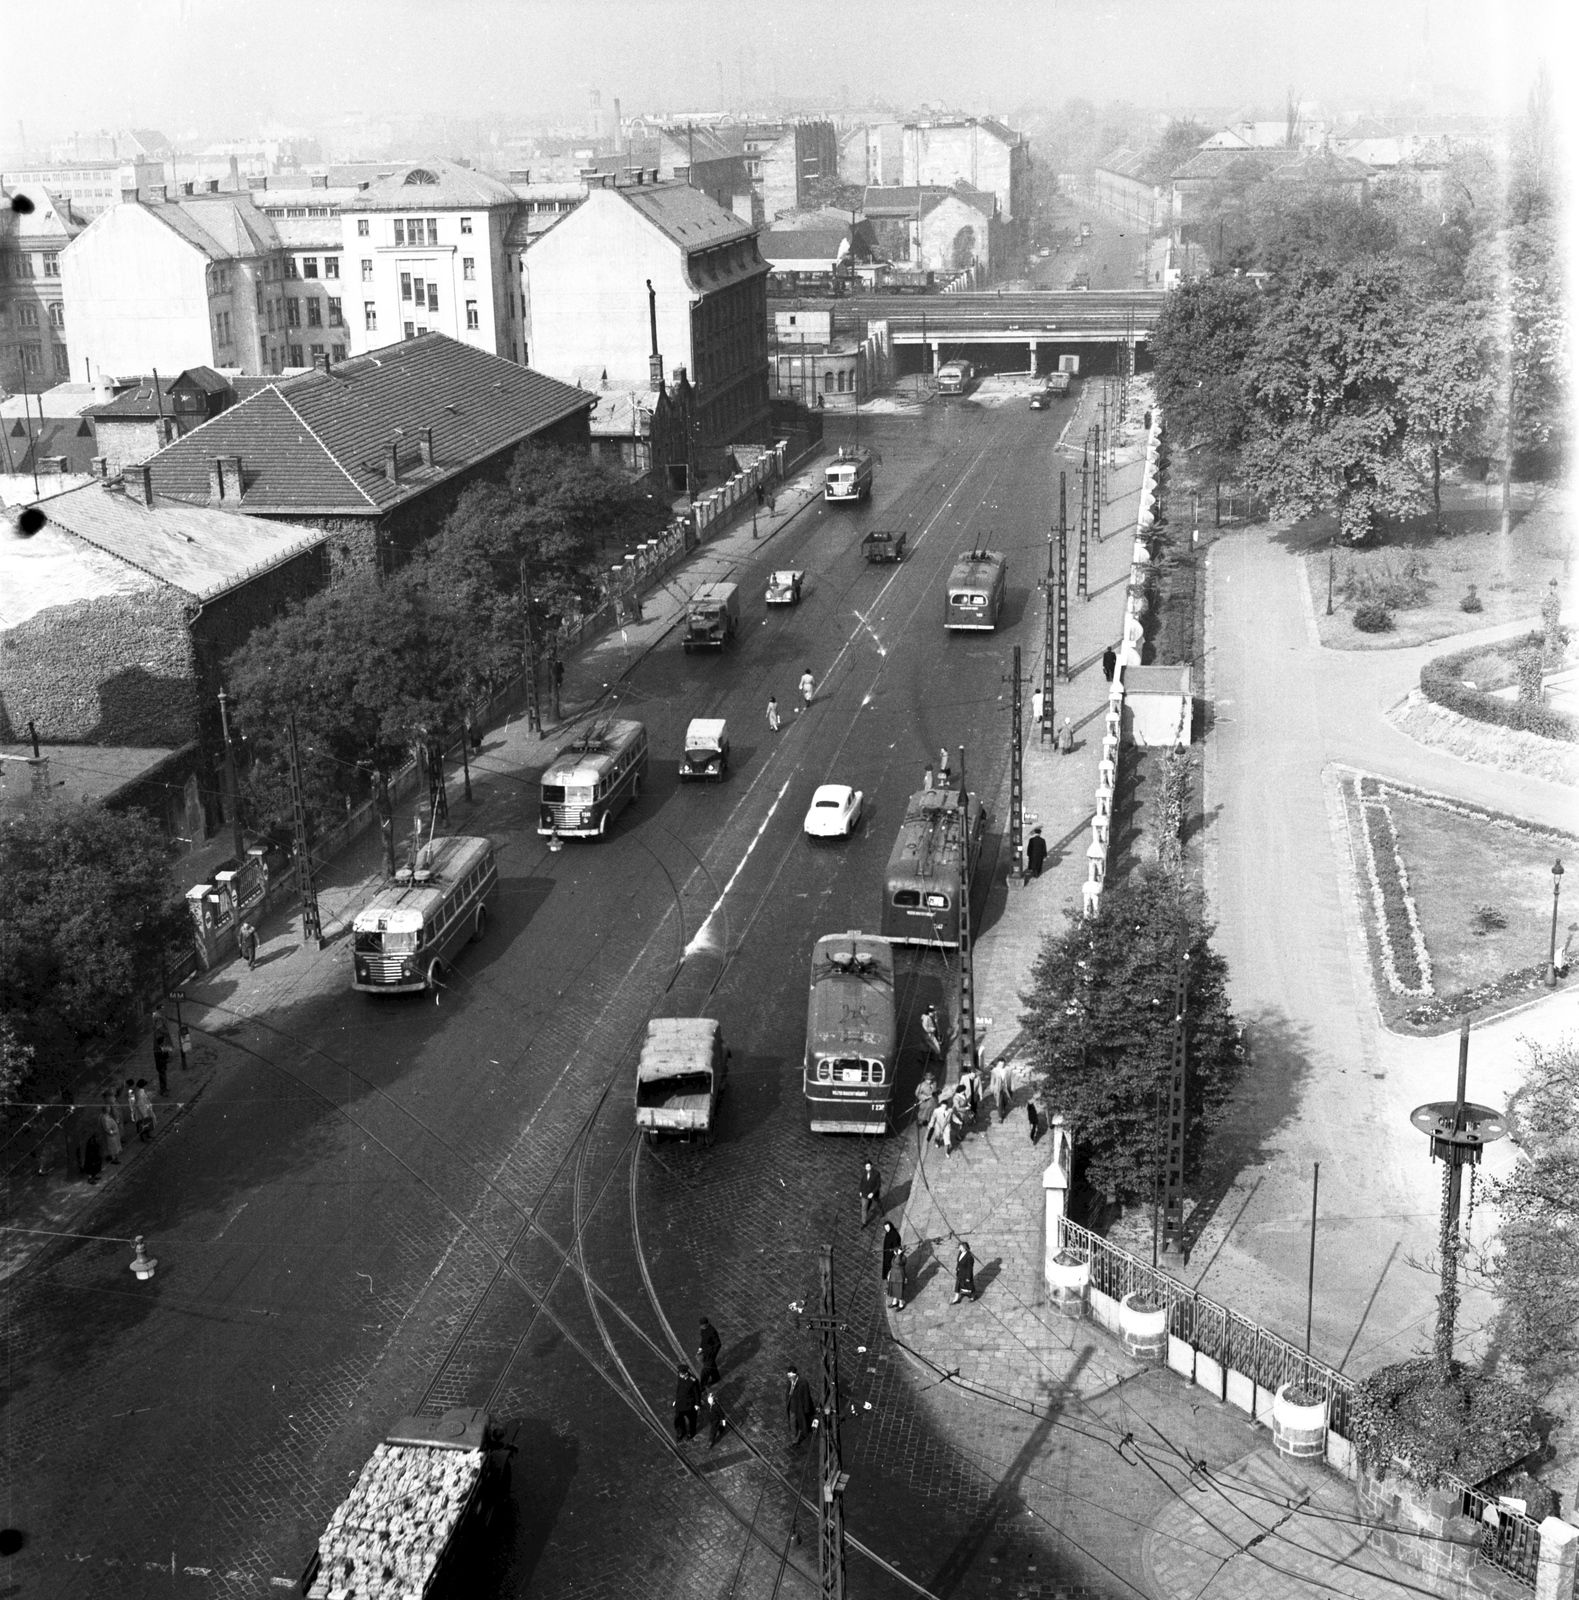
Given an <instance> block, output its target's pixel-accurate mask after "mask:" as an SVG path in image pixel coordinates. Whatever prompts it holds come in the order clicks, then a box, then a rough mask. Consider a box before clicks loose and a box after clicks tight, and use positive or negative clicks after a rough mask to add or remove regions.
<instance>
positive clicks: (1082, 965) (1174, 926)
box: [1020, 867, 1240, 1200]
mask: <svg viewBox="0 0 1579 1600" xmlns="http://www.w3.org/2000/svg"><path fill="white" fill-rule="evenodd" d="M1211 934H1212V929H1211V928H1210V926H1209V925H1208V924H1207V923H1206V922H1205V921H1204V920H1203V918H1202V916H1201V913H1200V909H1199V906H1198V905H1197V904H1196V902H1195V901H1194V899H1193V898H1192V896H1191V895H1190V893H1189V891H1188V890H1187V889H1186V888H1185V887H1184V885H1183V884H1182V883H1181V882H1180V881H1179V880H1178V879H1177V878H1176V877H1173V876H1171V875H1169V874H1168V873H1166V872H1163V871H1161V870H1159V869H1157V868H1155V867H1142V868H1140V869H1138V870H1137V871H1136V872H1135V873H1134V874H1132V876H1131V877H1130V878H1129V879H1127V880H1126V881H1124V882H1122V883H1115V884H1112V885H1110V887H1109V888H1108V890H1107V892H1106V893H1105V894H1104V895H1103V896H1102V904H1101V909H1100V910H1099V911H1098V912H1097V914H1096V916H1094V917H1092V918H1089V919H1087V918H1085V917H1081V916H1079V915H1077V914H1075V913H1071V914H1070V925H1069V927H1068V928H1067V929H1066V930H1065V931H1064V932H1063V933H1049V934H1048V935H1047V936H1046V938H1045V939H1044V940H1043V942H1042V949H1041V952H1040V954H1039V955H1038V957H1037V959H1036V963H1035V965H1034V966H1033V967H1032V969H1031V988H1030V990H1029V992H1027V993H1025V994H1022V995H1021V997H1020V998H1021V1000H1022V1002H1023V1003H1024V1005H1025V1007H1026V1010H1025V1012H1024V1014H1023V1016H1022V1017H1021V1019H1020V1020H1021V1024H1022V1026H1023V1027H1024V1028H1025V1030H1026V1034H1027V1036H1028V1038H1029V1040H1030V1060H1031V1070H1032V1073H1033V1076H1034V1078H1035V1080H1036V1083H1037V1085H1038V1088H1039V1090H1040V1093H1041V1096H1042V1098H1043V1100H1044V1101H1045V1103H1046V1104H1047V1105H1049V1106H1051V1107H1052V1108H1053V1109H1055V1110H1058V1111H1061V1112H1062V1113H1063V1115H1064V1117H1065V1118H1066V1119H1067V1121H1068V1122H1069V1123H1070V1125H1071V1131H1072V1135H1073V1138H1074V1141H1075V1149H1076V1152H1077V1154H1078V1156H1079V1157H1080V1158H1081V1160H1082V1161H1083V1162H1084V1173H1085V1178H1086V1181H1087V1182H1089V1183H1090V1184H1092V1185H1093V1186H1094V1187H1096V1188H1098V1189H1102V1190H1106V1191H1108V1192H1111V1193H1114V1194H1116V1195H1118V1196H1119V1197H1120V1198H1122V1199H1125V1200H1134V1199H1137V1198H1142V1197H1146V1196H1149V1195H1150V1194H1151V1193H1152V1192H1153V1184H1154V1182H1155V1175H1156V1171H1157V1158H1158V1149H1159V1146H1158V1134H1159V1122H1158V1107H1159V1100H1158V1095H1159V1090H1160V1087H1161V1085H1162V1083H1163V1080H1164V1077H1165V1074H1166V1073H1167V1070H1168V1067H1169V1063H1170V1061H1171V1059H1172V1052H1173V1029H1174V993H1175V990H1174V985H1175V979H1176V975H1177V972H1178V968H1179V962H1180V958H1181V956H1182V955H1184V954H1185V953H1186V952H1188V956H1189V981H1188V987H1187V994H1188V1005H1187V1012H1186V1014H1187V1019H1188V1020H1187V1025H1186V1034H1187V1041H1188V1051H1189V1065H1190V1072H1189V1092H1188V1096H1187V1106H1186V1138H1185V1151H1186V1176H1189V1175H1190V1174H1191V1173H1193V1171H1194V1170H1196V1168H1197V1167H1198V1164H1199V1161H1200V1156H1201V1151H1202V1147H1203V1145H1204V1143H1205V1135H1206V1133H1207V1132H1208V1131H1209V1130H1210V1129H1211V1128H1212V1127H1213V1126H1215V1125H1216V1123H1217V1122H1218V1121H1219V1120H1220V1119H1221V1117H1222V1115H1223V1113H1224V1110H1225V1108H1226V1106H1227V1102H1228V1096H1229V1093H1230V1091H1231V1089H1232V1087H1233V1084H1234V1081H1235V1078H1236V1076H1237V1074H1238V1070H1239V1063H1240V1050H1239V1041H1238V1029H1237V1028H1236V1026H1235V1024H1234V1020H1233V1016H1232V1014H1231V1013H1230V1011H1229V1008H1228V997H1227V990H1226V986H1227V978H1228V968H1227V964H1226V963H1225V962H1224V961H1223V959H1222V957H1221V956H1220V955H1218V954H1217V952H1216V951H1215V950H1213V949H1212V947H1211V942H1210V941H1211Z"/></svg>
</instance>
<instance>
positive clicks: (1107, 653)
mask: <svg viewBox="0 0 1579 1600" xmlns="http://www.w3.org/2000/svg"><path fill="white" fill-rule="evenodd" d="M1117 671H1118V651H1117V650H1115V649H1114V648H1113V646H1112V645H1109V646H1108V647H1107V649H1106V650H1104V651H1103V652H1102V676H1103V677H1104V678H1106V679H1107V681H1108V682H1109V683H1111V682H1112V681H1113V674H1114V673H1115V672H1117Z"/></svg>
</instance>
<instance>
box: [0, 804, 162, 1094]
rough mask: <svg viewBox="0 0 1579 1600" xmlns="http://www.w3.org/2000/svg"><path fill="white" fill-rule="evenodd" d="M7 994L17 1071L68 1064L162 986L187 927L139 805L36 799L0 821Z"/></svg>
mask: <svg viewBox="0 0 1579 1600" xmlns="http://www.w3.org/2000/svg"><path fill="white" fill-rule="evenodd" d="M0 881H3V882H4V884H5V886H6V888H5V894H4V896H3V897H0V994H3V995H4V996H5V1010H6V1016H5V1020H6V1035H7V1037H6V1040H5V1050H4V1054H5V1057H6V1066H7V1068H8V1069H9V1070H13V1071H23V1070H25V1068H26V1066H27V1064H28V1062H29V1061H30V1060H33V1061H36V1065H37V1067H38V1069H39V1070H41V1071H42V1070H52V1071H53V1070H59V1069H62V1068H65V1067H67V1066H68V1065H70V1064H71V1063H72V1061H73V1060H74V1058H75V1055H76V1052H77V1049H78V1046H79V1043H80V1041H81V1040H83V1039H85V1038H88V1037H91V1036H92V1035H94V1034H99V1033H104V1032H108V1031H109V1030H110V1029H111V1028H113V1027H114V1026H115V1025H116V1024H117V1023H119V1022H120V1021H121V1020H122V1018H123V1017H124V1016H125V1014H126V1011H127V1008H128V1007H129V1006H130V1005H131V1004H132V1002H133V1001H134V1000H135V999H136V998H137V997H138V996H140V995H148V994H152V993H156V992H159V991H160V989H161V988H162V984H163V973H164V969H165V961H166V957H167V955H168V954H169V952H170V950H171V948H172V947H173V946H174V945H175V944H176V943H177V941H178V940H180V939H181V938H182V937H183V936H184V935H185V934H187V933H188V931H189V924H188V921H187V914H186V907H185V906H184V904H183V903H182V900H181V896H180V895H179V894H178V893H177V892H176V889H175V885H174V883H173V882H172V881H171V878H170V875H169V872H168V870H167V867H166V862H165V847H164V840H163V838H162V837H161V835H160V832H159V830H158V828H157V827H156V826H155V825H154V824H153V822H152V821H151V820H150V819H149V818H148V817H147V816H146V815H144V813H142V812H140V811H128V812H120V811H111V810H108V809H107V808H106V807H104V806H102V805H97V804H94V803H91V802H82V803H79V804H74V805H70V804H65V803H58V804H57V803H53V802H52V803H50V804H48V805H43V806H30V807H27V808H26V809H24V810H22V811H19V812H15V813H12V814H10V815H8V816H7V817H6V818H5V820H4V823H3V824H0Z"/></svg>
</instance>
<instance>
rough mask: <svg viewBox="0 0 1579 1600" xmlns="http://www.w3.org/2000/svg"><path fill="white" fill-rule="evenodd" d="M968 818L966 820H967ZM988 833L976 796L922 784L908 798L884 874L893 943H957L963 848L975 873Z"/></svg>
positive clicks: (886, 924) (886, 929)
mask: <svg viewBox="0 0 1579 1600" xmlns="http://www.w3.org/2000/svg"><path fill="white" fill-rule="evenodd" d="M967 818H968V820H967ZM986 833H987V815H986V812H985V811H984V810H983V809H982V804H981V801H980V800H979V799H978V798H977V797H976V796H975V795H969V796H965V795H961V794H960V792H959V790H958V789H923V790H921V791H920V792H919V793H917V794H913V795H911V797H910V803H909V804H908V805H907V806H906V807H905V820H904V821H903V822H901V823H900V824H899V837H898V838H897V839H895V840H894V849H893V853H892V854H891V855H890V856H889V858H888V871H887V873H886V875H885V876H884V879H883V923H882V927H883V934H884V936H885V937H886V938H888V939H891V940H892V941H893V942H894V943H895V944H919V945H928V946H931V947H932V948H934V949H940V950H955V949H958V948H959V904H960V894H961V871H960V869H961V865H962V854H963V850H964V848H965V847H966V845H968V847H969V850H970V867H971V871H972V872H973V873H974V872H975V870H976V864H977V863H978V862H979V861H980V859H981V845H982V840H983V839H984V838H985V837H986Z"/></svg>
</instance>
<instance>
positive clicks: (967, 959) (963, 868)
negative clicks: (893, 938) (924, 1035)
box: [959, 745, 976, 1073]
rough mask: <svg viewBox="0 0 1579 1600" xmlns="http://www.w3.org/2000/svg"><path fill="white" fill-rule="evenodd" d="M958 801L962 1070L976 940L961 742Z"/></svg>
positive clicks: (967, 1066) (972, 1033) (969, 1031)
mask: <svg viewBox="0 0 1579 1600" xmlns="http://www.w3.org/2000/svg"><path fill="white" fill-rule="evenodd" d="M959 804H960V852H959V1070H960V1071H961V1072H962V1073H964V1072H973V1071H974V1070H975V1067H976V955H975V943H976V941H975V939H974V937H973V936H972V932H971V908H970V897H971V888H972V881H971V880H972V877H973V875H974V874H973V870H972V869H973V867H974V865H975V863H974V862H973V861H972V860H971V854H972V850H971V847H972V845H973V844H974V843H975V837H974V835H973V834H972V832H971V825H970V790H969V789H968V788H967V787H966V786H965V746H964V745H961V746H960V747H959Z"/></svg>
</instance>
